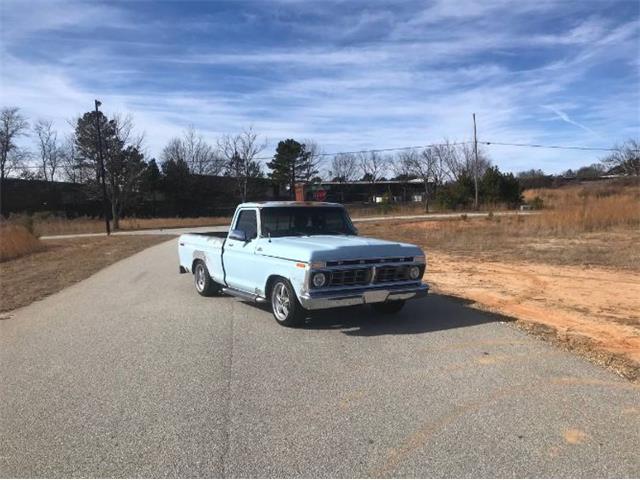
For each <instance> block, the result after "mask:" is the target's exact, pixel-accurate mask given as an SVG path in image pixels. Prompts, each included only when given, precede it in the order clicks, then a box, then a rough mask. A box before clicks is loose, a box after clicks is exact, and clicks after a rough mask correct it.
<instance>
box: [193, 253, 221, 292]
mask: <svg viewBox="0 0 640 480" xmlns="http://www.w3.org/2000/svg"><path fill="white" fill-rule="evenodd" d="M193 282H194V283H195V286H196V291H197V292H198V293H199V294H200V295H202V296H203V297H211V296H213V295H215V294H216V293H219V292H220V285H218V284H217V283H216V282H214V281H213V279H212V278H211V275H209V270H208V269H207V265H205V263H204V262H203V261H202V260H196V262H195V264H194V266H193Z"/></svg>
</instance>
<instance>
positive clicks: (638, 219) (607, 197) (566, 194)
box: [524, 184, 640, 235]
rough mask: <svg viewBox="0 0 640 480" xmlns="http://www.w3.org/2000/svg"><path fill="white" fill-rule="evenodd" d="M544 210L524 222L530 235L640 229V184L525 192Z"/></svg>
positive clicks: (586, 186) (588, 186)
mask: <svg viewBox="0 0 640 480" xmlns="http://www.w3.org/2000/svg"><path fill="white" fill-rule="evenodd" d="M524 196H525V198H526V199H528V200H531V199H533V198H535V197H540V198H541V199H542V200H543V201H544V205H545V210H544V211H543V213H542V214H541V215H539V216H536V217H535V218H533V219H531V220H530V221H527V222H526V226H525V228H526V229H527V230H528V232H529V233H534V234H543V235H566V234H576V233H586V232H601V231H607V230H610V229H612V228H618V227H632V228H637V227H638V226H640V185H626V186H623V185H616V184H592V185H580V186H571V187H565V188H557V189H535V190H528V191H526V192H524Z"/></svg>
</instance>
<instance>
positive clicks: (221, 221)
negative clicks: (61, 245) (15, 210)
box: [10, 215, 231, 237]
mask: <svg viewBox="0 0 640 480" xmlns="http://www.w3.org/2000/svg"><path fill="white" fill-rule="evenodd" d="M230 220H231V219H230V218H227V217H198V218H177V217H174V218H125V219H122V220H121V221H120V230H124V231H126V230H149V229H163V228H187V227H208V226H213V225H227V224H228V223H229V222H230ZM10 222H11V223H13V224H17V225H26V227H27V228H29V229H31V230H32V231H33V232H34V234H35V235H36V236H39V237H40V236H43V235H69V234H74V233H101V232H104V229H105V226H104V220H100V219H95V218H88V217H80V218H74V219H67V218H62V217H37V216H34V217H28V216H26V215H14V216H12V217H11V218H10Z"/></svg>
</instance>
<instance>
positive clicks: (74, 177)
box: [58, 135, 93, 183]
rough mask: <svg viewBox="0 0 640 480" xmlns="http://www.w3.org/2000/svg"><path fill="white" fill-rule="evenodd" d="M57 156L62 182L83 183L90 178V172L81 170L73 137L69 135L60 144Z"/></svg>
mask: <svg viewBox="0 0 640 480" xmlns="http://www.w3.org/2000/svg"><path fill="white" fill-rule="evenodd" d="M58 156H59V162H60V169H61V170H62V178H63V180H65V181H67V182H71V183H83V182H86V181H87V180H88V179H90V178H91V177H92V173H93V172H91V170H88V169H83V168H82V164H81V162H80V159H79V158H78V151H77V149H76V142H75V137H74V136H73V135H69V136H68V137H67V138H65V140H64V142H62V144H61V145H60V147H59V153H58Z"/></svg>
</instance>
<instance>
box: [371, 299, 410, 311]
mask: <svg viewBox="0 0 640 480" xmlns="http://www.w3.org/2000/svg"><path fill="white" fill-rule="evenodd" d="M402 307H404V300H390V301H388V302H381V303H374V304H372V305H371V308H373V309H374V310H375V311H376V312H378V313H386V314H392V313H398V312H399V311H400V310H402Z"/></svg>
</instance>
